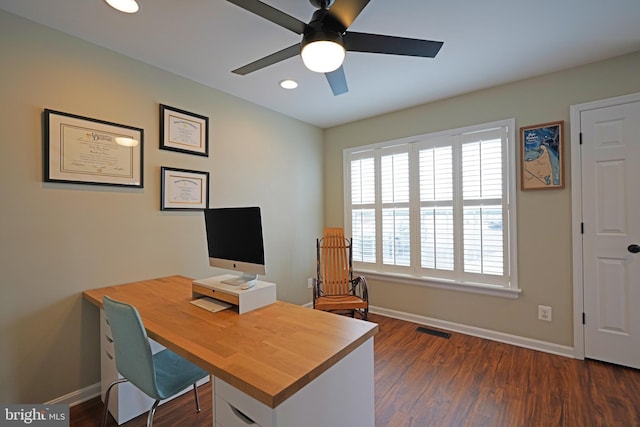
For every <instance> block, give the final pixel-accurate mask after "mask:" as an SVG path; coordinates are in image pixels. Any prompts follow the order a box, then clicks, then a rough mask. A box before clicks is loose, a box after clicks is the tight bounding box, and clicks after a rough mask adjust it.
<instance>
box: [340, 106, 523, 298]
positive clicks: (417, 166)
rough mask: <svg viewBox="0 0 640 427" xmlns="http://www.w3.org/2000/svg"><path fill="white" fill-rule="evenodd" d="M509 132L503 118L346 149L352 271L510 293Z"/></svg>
mask: <svg viewBox="0 0 640 427" xmlns="http://www.w3.org/2000/svg"><path fill="white" fill-rule="evenodd" d="M514 126H515V121H514V120H513V119H511V120H504V121H501V122H495V123H490V124H486V125H478V126H472V127H468V128H463V129H456V130H451V131H446V132H439V133H437V134H430V135H422V136H420V137H415V138H411V139H406V140H401V141H391V142H389V143H382V144H376V145H373V146H367V147H359V148H355V149H349V150H345V156H344V158H345V175H346V176H345V178H347V179H345V183H348V184H347V185H348V188H346V190H347V191H345V215H346V218H345V224H347V226H346V228H347V232H348V233H350V234H351V235H352V236H353V246H354V265H355V267H356V268H358V269H362V270H370V271H375V272H381V273H385V272H387V273H402V274H403V275H410V276H413V277H418V278H422V279H424V280H427V281H428V280H447V281H454V282H456V283H458V284H465V283H467V284H474V285H476V284H480V285H491V286H500V287H507V288H517V284H516V281H515V278H514V277H512V273H513V272H514V271H515V265H514V263H513V260H515V256H514V254H515V205H514V201H515V197H514V195H515V194H514V191H515V190H514V184H515V173H514V168H513V161H514V158H513V153H512V151H511V150H510V148H509V147H510V144H511V146H514V145H515V144H514V141H513V138H514V137H515V131H514ZM349 227H350V229H349Z"/></svg>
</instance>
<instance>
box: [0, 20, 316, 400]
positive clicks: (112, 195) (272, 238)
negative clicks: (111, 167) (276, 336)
mask: <svg viewBox="0 0 640 427" xmlns="http://www.w3.org/2000/svg"><path fill="white" fill-rule="evenodd" d="M0 65H1V67H0V69H1V70H2V71H1V74H0V94H1V99H2V102H1V103H0V146H1V148H2V150H1V154H0V200H1V201H2V202H1V204H2V209H1V219H0V272H1V278H0V331H1V332H0V402H7V403H9V402H13V403H42V402H45V401H49V400H52V399H55V398H59V397H61V396H64V395H66V394H69V393H75V392H77V391H78V390H81V389H84V388H86V387H91V386H94V385H95V384H96V383H98V382H99V381H100V363H99V361H100V358H99V351H98V350H99V341H98V329H99V327H98V310H97V309H96V308H95V307H93V306H92V305H90V304H88V303H87V302H85V301H83V300H82V297H81V293H82V291H83V290H86V289H91V288H97V287H102V286H107V285H115V284H119V283H126V282H129V281H135V280H142V279H146V278H153V277H161V276H167V275H172V274H182V275H186V276H190V277H208V276H212V275H214V274H219V273H222V271H216V270H214V269H212V268H210V267H209V266H208V259H207V252H206V240H205V237H204V220H203V218H202V213H200V212H176V211H160V209H159V206H160V167H161V166H169V167H174V168H183V169H190V170H199V171H209V172H210V174H211V188H210V199H211V206H216V207H217V206H246V205H258V206H261V207H262V215H263V223H264V238H265V257H266V264H267V275H266V277H265V280H269V281H272V282H275V283H277V285H278V290H277V292H278V298H279V299H282V300H286V301H290V302H294V303H298V304H302V303H306V302H308V301H309V300H310V290H309V289H308V288H307V278H308V277H312V276H313V275H314V274H315V238H316V236H317V235H319V234H320V233H321V231H322V224H323V217H322V216H323V213H322V186H323V183H322V160H321V159H322V155H323V154H322V130H321V129H319V128H317V127H314V126H310V125H308V124H305V123H302V122H299V121H297V120H293V119H291V118H288V117H285V116H283V115H280V114H278V113H275V112H273V111H270V110H267V109H264V108H261V107H258V106H256V105H254V104H251V103H248V102H245V101H242V100H240V99H237V98H234V97H232V96H229V95H227V94H225V93H222V92H219V91H216V90H213V89H211V88H208V87H205V86H202V85H199V84H196V83H194V82H192V81H190V80H187V79H184V78H181V77H178V76H176V75H173V74H170V73H167V72H164V71H161V70H159V69H156V68H153V67H151V66H148V65H145V64H143V63H141V62H138V61H135V60H133V59H130V58H127V57H124V56H122V55H119V54H116V53H114V52H112V51H109V50H106V49H102V48H99V47H97V46H95V45H91V44H89V43H86V42H84V41H81V40H78V39H76V38H73V37H70V36H68V35H65V34H62V33H60V32H57V31H52V30H50V29H48V28H46V27H43V26H40V25H37V24H34V23H32V22H29V21H26V20H23V19H21V18H17V17H15V16H13V15H10V14H7V13H4V12H0ZM160 103H162V104H167V105H170V106H173V107H176V108H180V109H184V110H187V111H192V112H194V113H198V114H202V115H205V116H208V117H209V120H210V124H209V126H210V134H209V136H210V155H209V157H207V158H205V157H201V156H193V155H188V154H183V153H175V152H171V151H166V150H160V149H159V148H158V147H159V107H158V104H160ZM45 108H50V109H54V110H58V111H63V112H67V113H73V114H78V115H82V116H87V117H92V118H97V119H102V120H106V121H110V122H115V123H121V124H126V125H131V126H136V127H140V128H143V129H144V138H145V140H144V189H126V188H116V187H97V186H89V185H73V184H71V185H69V184H53V183H44V182H43V172H42V159H43V152H42V124H41V120H42V111H43V109H45Z"/></svg>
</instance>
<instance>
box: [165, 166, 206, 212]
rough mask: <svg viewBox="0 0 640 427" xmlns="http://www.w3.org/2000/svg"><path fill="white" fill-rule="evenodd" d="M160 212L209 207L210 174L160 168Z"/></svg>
mask: <svg viewBox="0 0 640 427" xmlns="http://www.w3.org/2000/svg"><path fill="white" fill-rule="evenodd" d="M160 183H161V184H160V210H163V211H168V210H179V211H185V210H203V209H206V208H208V207H209V172H206V171H195V170H189V169H177V168H171V167H167V166H162V167H161V168H160Z"/></svg>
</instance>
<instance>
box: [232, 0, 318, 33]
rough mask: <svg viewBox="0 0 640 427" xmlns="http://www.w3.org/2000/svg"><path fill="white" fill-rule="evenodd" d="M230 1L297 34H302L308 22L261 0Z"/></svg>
mask: <svg viewBox="0 0 640 427" xmlns="http://www.w3.org/2000/svg"><path fill="white" fill-rule="evenodd" d="M227 1H228V2H229V3H233V4H235V5H236V6H239V7H241V8H243V9H245V10H248V11H249V12H251V13H254V14H256V15H258V16H261V17H262V18H264V19H266V20H267V21H271V22H273V23H274V24H277V25H280V26H281V27H284V28H286V29H287V30H291V31H293V32H294V33H296V34H302V33H303V32H304V29H305V27H306V26H307V24H305V23H304V22H302V21H300V20H299V19H297V18H294V17H293V16H291V15H287V14H286V13H284V12H282V11H280V10H278V9H276V8H273V7H271V6H269V5H268V4H265V3H263V2H261V1H259V0H227Z"/></svg>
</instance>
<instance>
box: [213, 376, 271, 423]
mask: <svg viewBox="0 0 640 427" xmlns="http://www.w3.org/2000/svg"><path fill="white" fill-rule="evenodd" d="M214 405H215V410H214V413H215V422H216V423H218V424H220V425H221V426H222V427H274V425H275V410H274V409H272V408H270V407H268V406H267V405H265V404H264V403H262V402H259V401H258V400H256V399H254V398H253V397H251V396H249V395H247V394H245V393H243V392H241V391H240V390H238V389H237V388H235V387H233V386H231V385H229V384H228V383H226V382H224V381H222V380H221V379H220V378H215V377H214Z"/></svg>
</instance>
